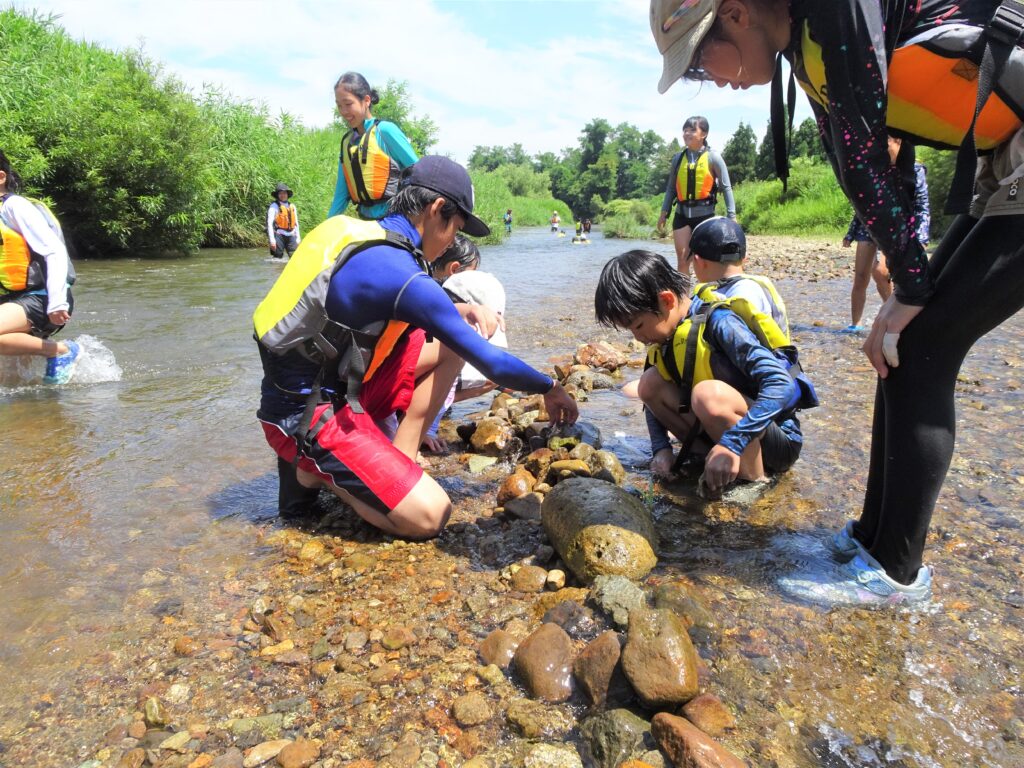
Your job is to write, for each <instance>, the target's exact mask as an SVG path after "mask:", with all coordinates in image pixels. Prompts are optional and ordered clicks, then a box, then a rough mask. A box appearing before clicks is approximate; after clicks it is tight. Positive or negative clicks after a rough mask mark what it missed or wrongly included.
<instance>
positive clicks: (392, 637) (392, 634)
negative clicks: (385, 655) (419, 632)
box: [380, 626, 416, 651]
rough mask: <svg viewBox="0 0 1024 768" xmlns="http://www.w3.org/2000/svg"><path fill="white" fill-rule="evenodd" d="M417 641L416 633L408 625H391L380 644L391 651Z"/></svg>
mask: <svg viewBox="0 0 1024 768" xmlns="http://www.w3.org/2000/svg"><path fill="white" fill-rule="evenodd" d="M415 642H416V635H415V634H413V631H412V630H411V629H409V628H408V627H401V626H400V627H389V628H388V630H387V632H385V633H384V637H382V638H381V639H380V644H381V645H383V646H384V647H385V648H387V649H388V650H389V651H397V650H400V649H401V648H405V647H406V646H410V645H413V644H414V643H415Z"/></svg>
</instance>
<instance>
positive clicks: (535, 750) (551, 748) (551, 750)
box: [523, 744, 583, 768]
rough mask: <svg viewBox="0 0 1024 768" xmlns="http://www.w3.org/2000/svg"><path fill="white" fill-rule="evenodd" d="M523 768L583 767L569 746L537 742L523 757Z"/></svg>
mask: <svg viewBox="0 0 1024 768" xmlns="http://www.w3.org/2000/svg"><path fill="white" fill-rule="evenodd" d="M523 768H583V762H582V761H581V760H580V756H579V755H578V754H577V753H576V750H575V749H573V748H572V747H571V746H568V745H561V744H537V745H536V746H533V747H530V751H529V752H527V753H526V757H525V758H523Z"/></svg>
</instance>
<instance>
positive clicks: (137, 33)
mask: <svg viewBox="0 0 1024 768" xmlns="http://www.w3.org/2000/svg"><path fill="white" fill-rule="evenodd" d="M15 5H16V6H17V7H19V8H21V9H28V8H34V9H36V10H38V11H41V12H44V13H53V14H55V15H58V16H60V23H61V25H62V26H63V27H64V28H65V29H66V30H67V31H68V33H69V34H70V35H71V36H72V37H74V38H76V39H84V40H88V41H90V42H95V43H98V44H100V45H102V46H104V47H107V48H113V49H124V48H128V47H139V46H141V47H142V48H143V49H144V51H145V52H146V53H147V54H148V55H149V56H150V57H152V58H154V59H156V60H158V61H160V62H162V63H163V64H164V65H165V67H166V70H167V71H168V72H170V73H173V74H175V75H177V76H178V77H180V78H181V79H182V80H184V81H185V82H186V83H188V84H189V85H191V86H192V87H193V88H195V89H196V90H197V91H198V90H199V89H200V88H202V86H203V85H204V84H205V83H208V84H214V85H218V86H220V87H221V88H222V89H224V90H226V91H228V92H229V93H231V94H232V95H233V96H235V97H236V98H238V99H240V100H243V99H244V100H254V101H259V102H263V103H265V104H266V105H267V106H268V107H269V109H270V111H271V113H272V114H277V113H279V112H281V111H286V112H289V113H291V114H293V115H295V116H297V117H298V118H299V119H300V120H301V121H302V122H303V123H305V124H306V125H324V124H326V123H328V122H329V121H330V119H331V115H332V109H333V107H334V103H333V99H334V95H333V90H332V87H333V84H334V82H335V80H336V79H337V78H338V76H339V75H340V74H341V73H342V72H344V71H346V70H350V69H351V70H356V71H359V72H362V73H363V74H364V75H365V76H366V77H367V79H369V80H370V82H371V83H372V84H374V85H378V84H380V85H383V84H384V83H386V82H387V80H388V79H389V78H394V79H396V80H406V81H408V83H409V90H410V93H411V95H412V98H413V104H414V111H415V113H416V114H429V115H430V116H431V117H432V118H433V119H434V121H435V122H436V123H437V125H438V127H439V135H438V143H437V146H436V147H435V151H439V152H443V153H447V154H451V155H452V156H453V157H455V158H456V159H458V160H463V161H464V160H465V159H466V158H467V157H468V156H469V153H470V152H471V151H472V150H473V147H474V146H476V145H477V144H488V145H493V144H502V145H507V144H512V143H513V142H520V143H521V144H522V145H523V146H524V147H525V148H526V150H527V151H528V152H530V153H531V154H532V153H536V152H543V151H549V150H550V151H555V152H557V151H559V150H561V149H562V148H564V147H566V146H573V145H575V144H576V142H577V139H578V136H579V132H580V129H581V128H582V127H583V126H584V125H585V124H586V123H587V122H588V121H589V120H591V119H592V118H594V117H604V118H606V119H607V120H609V121H610V122H611V123H612V124H617V123H620V122H629V123H632V124H634V125H636V126H638V127H639V128H640V129H642V130H647V129H652V130H654V131H656V132H657V133H659V134H661V135H662V136H664V137H665V138H666V139H669V138H671V137H673V136H676V135H678V134H679V131H680V126H681V124H682V121H683V119H685V118H686V117H687V116H689V115H692V114H703V115H705V116H706V117H707V118H708V120H709V122H710V124H711V135H710V142H711V144H712V146H716V147H718V148H721V147H722V146H723V145H724V144H725V141H726V140H727V139H728V138H729V137H730V136H731V135H732V133H733V132H734V131H735V130H736V127H737V125H738V124H739V122H740V121H741V120H742V121H745V122H747V123H749V124H751V125H752V126H753V128H754V131H755V132H756V133H757V134H758V135H759V136H760V135H762V134H763V132H764V128H765V125H766V122H767V119H768V89H767V87H761V88H752V89H750V90H749V91H732V90H731V89H718V88H715V87H713V86H709V85H704V86H698V85H696V84H688V83H677V84H676V85H675V86H673V88H672V89H671V90H670V91H669V92H668V93H667V94H665V95H664V96H660V95H659V94H658V91H657V82H658V78H659V76H660V73H661V57H660V56H659V55H658V52H657V49H656V48H655V46H654V42H653V40H652V38H651V33H650V28H649V26H648V20H647V9H648V2H647V0H614V1H612V2H605V0H591V1H589V2H577V1H575V0H564V1H562V2H550V1H547V0H545V1H541V0H367V1H365V2H363V3H354V2H348V1H347V0H341V1H339V0H335V1H334V2H322V1H320V0H290V1H289V2H282V1H281V0H278V1H277V2H264V1H263V0H204V1H203V2H196V1H195V0H175V1H174V2H166V3H164V2H152V1H150V2H139V1H138V0H34V1H33V2H26V0H15ZM798 101H799V104H800V106H799V107H798V109H797V113H796V119H797V121H798V122H799V121H800V120H802V119H803V118H804V117H807V116H809V115H810V110H809V109H808V107H807V105H806V103H805V100H803V99H799V100H798Z"/></svg>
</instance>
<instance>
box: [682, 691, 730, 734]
mask: <svg viewBox="0 0 1024 768" xmlns="http://www.w3.org/2000/svg"><path fill="white" fill-rule="evenodd" d="M682 714H684V715H685V716H686V719H687V720H689V721H690V722H691V723H693V724H694V725H696V726H697V727H698V728H700V729H701V730H702V731H704V733H706V734H708V735H709V736H721V735H723V734H724V733H725V732H726V731H729V730H732V729H733V728H735V727H736V718H735V717H733V715H732V712H730V711H729V710H728V709H727V708H726V706H725V704H723V703H722V701H721V699H719V698H718V697H717V696H715V694H713V693H702V694H701V695H700V696H698V697H697V698H695V699H692V700H690V701H688V702H687V703H686V705H685V706H684V707H683V712H682Z"/></svg>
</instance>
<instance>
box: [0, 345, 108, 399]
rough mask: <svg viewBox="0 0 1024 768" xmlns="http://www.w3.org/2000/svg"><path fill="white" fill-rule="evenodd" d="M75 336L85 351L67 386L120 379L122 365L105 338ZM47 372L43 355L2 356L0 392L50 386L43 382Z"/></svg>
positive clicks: (0, 361) (0, 362)
mask: <svg viewBox="0 0 1024 768" xmlns="http://www.w3.org/2000/svg"><path fill="white" fill-rule="evenodd" d="M73 340H74V341H77V342H78V343H79V345H80V346H81V349H82V351H81V355H80V357H79V358H78V362H77V363H76V364H75V373H74V375H73V376H72V377H71V381H70V382H68V384H66V385H65V386H69V387H73V386H76V385H82V384H99V383H102V382H106V381H120V380H121V376H122V371H121V366H119V365H118V364H117V361H116V360H115V359H114V353H113V352H111V351H110V350H109V349H108V348H107V346H106V345H105V344H104V343H103V342H102V341H100V340H99V339H97V338H96V337H95V336H89V335H88V334H83V335H82V336H79V337H78V338H76V339H73ZM45 372H46V361H45V359H44V358H42V357H35V356H33V355H19V356H17V357H0V394H11V393H13V392H17V391H19V390H25V389H32V388H36V387H43V386H49V385H44V384H43V383H42V380H43V374H44V373H45Z"/></svg>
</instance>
